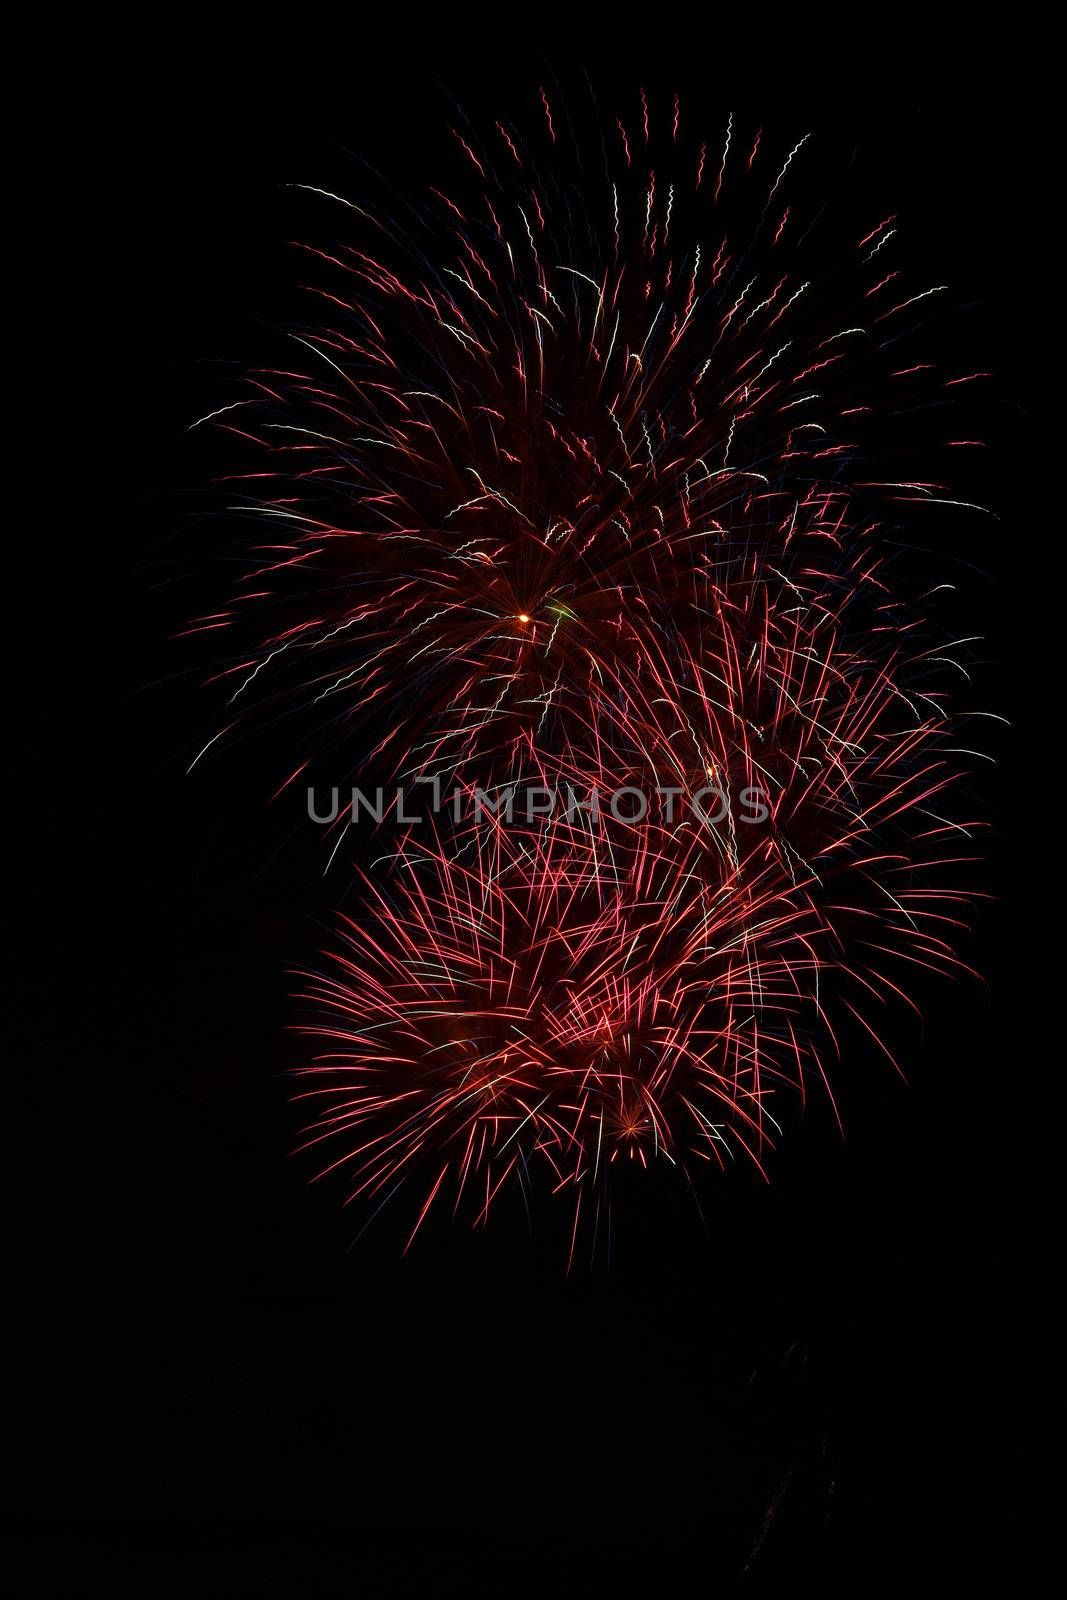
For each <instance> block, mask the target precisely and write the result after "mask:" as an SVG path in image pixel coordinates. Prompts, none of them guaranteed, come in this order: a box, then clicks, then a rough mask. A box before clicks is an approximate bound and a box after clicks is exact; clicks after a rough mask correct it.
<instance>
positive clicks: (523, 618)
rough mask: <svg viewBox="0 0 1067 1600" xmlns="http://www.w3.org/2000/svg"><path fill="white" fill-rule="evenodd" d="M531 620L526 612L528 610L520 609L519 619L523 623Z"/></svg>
mask: <svg viewBox="0 0 1067 1600" xmlns="http://www.w3.org/2000/svg"><path fill="white" fill-rule="evenodd" d="M529 620H530V619H529V617H528V616H527V614H526V612H525V611H520V612H519V621H520V622H521V623H523V624H525V623H527V622H529Z"/></svg>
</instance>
